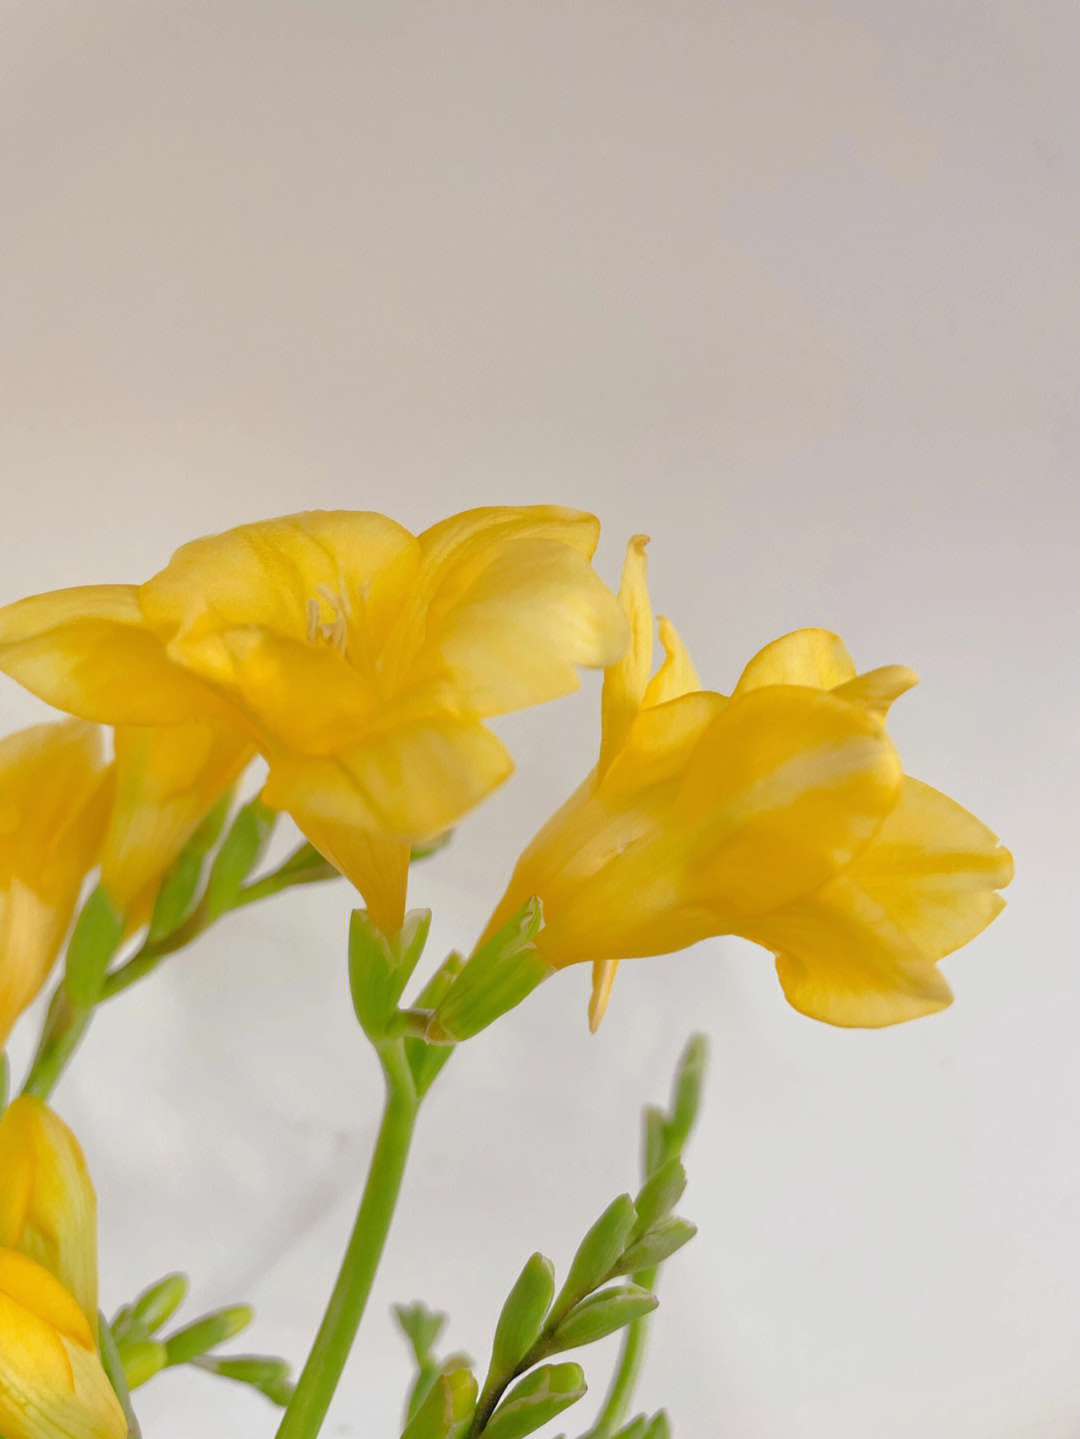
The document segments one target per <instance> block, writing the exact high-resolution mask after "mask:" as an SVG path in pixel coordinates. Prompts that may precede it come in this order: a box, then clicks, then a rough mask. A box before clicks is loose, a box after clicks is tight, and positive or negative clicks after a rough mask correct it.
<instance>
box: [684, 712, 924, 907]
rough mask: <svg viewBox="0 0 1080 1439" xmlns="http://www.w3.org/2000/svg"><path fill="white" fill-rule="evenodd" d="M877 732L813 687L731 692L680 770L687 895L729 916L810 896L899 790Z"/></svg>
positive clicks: (865, 837)
mask: <svg viewBox="0 0 1080 1439" xmlns="http://www.w3.org/2000/svg"><path fill="white" fill-rule="evenodd" d="M901 779H902V773H901V769H900V761H899V758H898V756H897V754H896V750H895V749H894V748H893V745H892V743H891V741H890V740H889V738H888V736H887V735H886V734H885V731H884V729H883V728H882V726H881V725H880V723H879V722H878V721H877V720H876V719H875V718H874V717H873V716H872V715H870V714H868V713H866V712H865V711H864V710H862V709H860V708H858V707H856V706H854V705H849V704H845V703H843V701H841V700H837V699H834V698H833V697H832V696H831V695H829V694H827V693H824V692H822V691H820V690H811V689H803V688H798V687H795V686H782V685H777V686H770V687H767V688H763V689H754V690H751V691H749V692H747V693H744V694H741V695H737V696H735V697H733V698H732V700H731V701H730V703H729V704H728V705H727V706H726V707H725V708H724V709H723V710H722V711H721V713H720V714H719V715H718V717H717V718H716V719H715V720H714V721H713V722H712V724H711V725H710V726H709V729H708V730H707V731H706V732H705V734H704V735H703V736H702V739H701V741H700V743H699V744H698V745H697V747H696V748H695V750H694V752H693V754H692V755H691V757H690V760H689V762H688V764H687V766H686V770H685V773H684V776H683V784H682V791H681V794H680V809H681V822H682V823H683V824H684V825H686V826H687V827H688V828H689V829H691V830H693V831H694V839H693V851H694V857H695V859H694V871H695V872H694V875H693V878H692V880H691V881H690V888H691V891H692V892H693V893H694V894H695V895H696V896H697V897H698V899H699V901H700V902H701V903H709V904H712V905H713V906H715V908H716V909H717V911H718V913H720V914H722V915H725V916H726V917H727V919H728V920H729V921H730V923H729V924H728V925H726V926H725V927H726V928H729V929H731V930H732V931H734V932H737V933H742V931H741V930H740V929H739V928H738V924H737V922H736V920H737V917H738V916H745V915H755V914H760V913H762V912H764V911H768V910H772V909H775V908H776V907H777V906H778V905H781V904H785V903H787V902H789V901H790V900H792V899H795V898H797V897H798V896H799V895H802V894H806V893H808V892H810V891H812V890H816V889H818V888H819V887H820V886H821V885H822V884H824V883H826V882H827V881H828V880H829V879H830V878H831V877H832V876H833V875H834V874H836V873H837V872H838V871H839V870H841V869H843V867H844V866H845V865H847V864H849V863H850V861H851V860H852V859H853V858H854V856H855V855H856V854H857V853H858V852H859V850H861V849H862V848H863V847H864V846H865V845H866V844H867V843H868V842H869V841H870V839H871V838H872V836H873V834H874V832H875V830H876V829H877V828H878V826H879V825H880V824H881V822H882V820H883V819H884V817H885V815H886V814H888V812H889V811H890V810H891V809H892V807H893V805H894V804H895V803H896V801H897V798H898V796H899V793H900V783H901Z"/></svg>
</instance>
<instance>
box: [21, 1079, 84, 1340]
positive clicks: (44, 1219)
mask: <svg viewBox="0 0 1080 1439" xmlns="http://www.w3.org/2000/svg"><path fill="white" fill-rule="evenodd" d="M0 1174H2V1175H3V1176H4V1182H3V1185H2V1186H0V1247H2V1248H6V1249H14V1250H17V1251H18V1252H19V1253H21V1254H24V1255H26V1256H28V1257H29V1258H31V1259H35V1260H36V1261H37V1262H38V1263H39V1264H41V1265H42V1266H43V1267H44V1268H45V1269H47V1270H48V1271H49V1273H50V1274H52V1275H53V1276H54V1277H55V1278H57V1279H59V1280H60V1282H61V1284H63V1286H64V1287H65V1289H67V1290H68V1291H69V1292H70V1294H71V1295H72V1297H73V1298H74V1299H75V1301H76V1302H77V1303H78V1305H79V1307H80V1309H81V1310H82V1312H83V1315H84V1316H85V1318H86V1321H87V1324H88V1326H89V1327H90V1329H91V1331H92V1332H93V1333H94V1334H95V1335H96V1333H97V1323H98V1303H97V1200H96V1198H95V1195H94V1186H93V1184H92V1183H91V1182H90V1175H89V1173H88V1171H87V1168H86V1159H85V1157H84V1155H83V1152H82V1149H81V1148H80V1147H79V1143H78V1141H77V1140H76V1138H75V1136H74V1134H72V1132H71V1130H70V1129H69V1128H68V1127H67V1125H66V1124H64V1122H63V1121H62V1120H61V1119H60V1118H59V1116H58V1115H56V1114H54V1113H53V1112H52V1110H51V1109H49V1107H48V1106H47V1105H46V1104H45V1103H44V1102H43V1101H42V1100H40V1099H37V1098H35V1097H33V1096H30V1095H23V1096H21V1097H20V1098H18V1099H16V1100H14V1101H13V1102H12V1103H11V1104H10V1105H9V1106H8V1108H7V1109H6V1110H5V1111H4V1113H3V1116H2V1117H0Z"/></svg>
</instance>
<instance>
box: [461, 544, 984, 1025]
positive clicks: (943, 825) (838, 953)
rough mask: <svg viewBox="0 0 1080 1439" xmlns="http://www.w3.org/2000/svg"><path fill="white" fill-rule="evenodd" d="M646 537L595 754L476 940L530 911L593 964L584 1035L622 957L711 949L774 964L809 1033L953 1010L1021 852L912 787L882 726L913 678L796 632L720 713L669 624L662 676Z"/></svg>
mask: <svg viewBox="0 0 1080 1439" xmlns="http://www.w3.org/2000/svg"><path fill="white" fill-rule="evenodd" d="M645 544H646V541H645V539H644V538H643V537H642V536H637V537H635V539H634V540H633V541H632V542H631V544H630V548H629V550H628V553H627V560H626V565H625V567H624V571H623V582H622V587H621V589H620V592H619V597H620V600H621V601H622V603H623V605H624V608H625V609H626V611H627V614H628V616H629V618H630V623H631V629H632V633H633V640H632V643H631V647H630V650H629V652H628V653H627V655H626V656H625V657H624V658H623V659H622V660H621V661H620V662H619V663H618V664H617V665H615V666H612V667H611V668H609V669H608V671H607V673H606V676H605V681H604V692H603V716H602V731H603V738H602V743H601V750H600V761H599V763H598V765H597V767H596V769H595V770H593V772H592V774H591V775H590V776H589V777H588V779H587V780H586V781H585V783H584V784H583V785H581V787H580V788H579V789H578V790H577V792H576V793H575V794H574V795H573V796H571V798H570V799H569V800H568V801H567V803H566V804H565V805H564V806H563V807H562V809H561V810H559V812H558V813H557V814H556V815H554V816H553V817H552V818H551V819H550V820H549V821H548V823H547V824H546V825H545V826H544V828H543V829H542V830H540V832H539V833H538V834H537V835H536V836H535V838H534V839H533V840H532V842H531V843H530V844H529V846H528V847H527V849H526V850H525V852H524V854H523V855H522V856H521V858H520V859H519V861H518V863H517V866H516V868H515V870H514V873H513V876H512V878H511V880H510V884H509V887H508V889H507V891H506V894H505V895H504V896H503V898H502V900H501V901H500V903H499V906H498V908H497V909H496V911H495V913H494V915H493V916H492V919H491V921H490V923H489V925H488V928H487V930H486V932H485V935H484V938H486V937H487V935H489V934H491V933H493V932H494V931H495V930H496V929H497V928H498V927H499V925H501V924H502V923H503V922H504V921H505V920H506V919H507V918H508V917H509V916H510V915H511V914H512V913H513V912H514V911H515V910H516V909H517V908H518V906H519V905H520V904H522V903H523V902H524V901H525V900H526V899H527V898H528V897H529V896H530V895H537V896H539V898H540V899H541V900H542V902H543V906H544V928H543V929H542V930H541V931H540V933H539V934H538V935H537V937H536V940H535V944H536V948H537V949H538V950H539V952H540V953H541V955H542V956H543V957H544V958H545V959H546V960H547V961H548V962H549V963H550V964H551V965H553V966H555V967H556V968H562V967H564V966H566V965H568V964H576V963H581V962H585V961H592V962H593V996H592V1002H591V1004H590V1011H589V1013H590V1023H591V1026H592V1028H594V1029H595V1028H596V1026H597V1025H598V1024H599V1022H600V1019H601V1017H602V1015H603V1012H604V1009H605V1007H606V1004H607V1000H608V995H609V993H610V989H611V983H612V980H613V979H614V975H615V969H616V966H617V964H618V962H619V960H621V959H627V958H630V957H633V956H637V955H650V954H666V953H669V952H670V951H673V950H677V949H681V948H684V947H685V946H687V945H690V944H693V943H694V942H695V941H697V940H699V939H704V938H706V937H708V936H710V935H719V934H737V935H741V936H743V937H744V938H747V939H751V940H754V941H756V942H758V943H760V944H763V945H765V946H766V947H768V948H769V949H771V950H773V951H774V953H775V955H776V965H777V972H778V975H779V978H780V982H781V984H782V985H783V988H784V993H785V994H786V996H787V998H788V1000H789V1001H790V1002H791V1003H792V1004H793V1005H794V1006H795V1008H796V1009H799V1010H801V1011H802V1012H803V1013H805V1014H808V1015H811V1016H812V1017H814V1018H816V1019H822V1020H826V1021H828V1022H829V1023H832V1024H839V1025H856V1026H878V1025H885V1024H895V1023H898V1022H899V1021H901V1020H905V1019H911V1018H914V1017H916V1016H917V1015H921V1014H927V1013H930V1012H932V1011H934V1010H937V1009H941V1008H943V1007H944V1006H945V1005H947V1004H948V1003H949V1002H950V1000H951V998H952V995H951V992H950V990H949V988H948V986H947V984H946V983H945V980H944V979H943V978H942V976H941V974H940V973H939V971H938V969H937V967H936V961H937V960H939V959H940V958H941V957H942V956H943V955H946V954H948V953H950V952H951V951H952V950H954V949H956V948H957V947H958V946H960V945H962V944H964V943H966V942H967V941H968V940H969V939H971V938H973V936H974V935H976V934H978V933H979V932H980V930H982V929H983V928H985V926H986V925H987V924H989V922H990V921H991V920H992V919H993V918H994V916H995V915H996V914H998V913H999V912H1000V910H1001V908H1002V907H1003V904H1004V901H1003V900H1002V899H1001V898H1000V896H999V895H997V894H996V893H994V891H995V890H996V889H998V888H1000V887H1001V886H1003V885H1006V884H1008V882H1009V880H1010V879H1011V877H1012V859H1011V857H1010V856H1009V854H1008V852H1007V851H1006V850H1004V849H1002V848H1001V846H1000V845H999V844H998V841H997V839H996V837H995V836H994V835H993V834H992V833H991V832H990V830H988V829H987V828H986V826H985V825H983V824H981V823H980V822H979V821H978V820H977V819H975V818H974V817H973V816H972V815H970V814H968V812H967V811H966V810H964V809H962V808H961V807H960V806H959V805H958V804H955V803H954V802H953V801H952V800H951V799H948V798H947V797H946V796H945V795H943V794H939V793H938V791H936V790H933V789H930V788H929V787H928V786H927V785H924V784H920V783H919V781H917V780H913V779H910V778H907V777H905V775H904V774H903V772H902V769H901V766H900V761H899V758H898V756H897V753H896V750H895V748H894V746H893V744H892V742H891V740H890V739H889V737H888V736H887V734H886V733H885V728H884V718H885V714H886V711H887V710H888V707H889V705H890V704H891V702H892V701H893V700H894V699H895V698H896V697H897V696H898V695H899V694H902V693H903V692H904V690H906V689H908V688H910V687H911V685H913V684H914V683H915V682H916V678H915V676H914V675H913V674H912V672H911V671H910V670H907V669H904V668H902V667H900V666H890V667H887V668H884V669H879V670H874V671H871V672H870V673H868V674H864V675H857V674H856V671H855V666H854V664H853V663H852V661H851V658H850V656H849V655H848V653H847V651H846V650H845V648H844V646H843V645H842V643H841V642H840V640H839V639H838V638H837V637H836V636H835V635H832V634H829V633H827V632H826V631H823V630H801V631H798V632H797V633H795V634H792V635H787V636H785V637H784V638H783V639H780V640H777V641H776V642H775V643H774V644H772V645H769V646H768V647H767V648H766V649H764V650H762V651H761V653H760V654H758V655H757V656H755V658H754V659H753V660H751V662H750V664H749V665H748V666H747V667H746V669H745V671H744V672H743V675H742V678H741V679H740V680H739V683H738V685H737V686H736V689H735V692H734V694H733V695H732V696H731V697H730V698H727V697H725V696H723V695H720V694H715V693H712V692H710V691H707V690H702V689H701V686H700V682H699V680H698V678H697V675H696V673H695V671H694V667H693V665H692V663H691V661H690V658H689V656H688V655H687V653H686V650H685V648H684V647H683V645H682V643H681V641H680V640H679V638H678V636H677V635H676V633H675V631H674V630H673V629H672V627H671V626H670V625H669V624H668V623H667V622H666V621H665V620H661V621H660V636H661V640H662V642H663V646H664V650H665V655H666V657H665V660H664V663H663V665H662V666H661V668H660V669H659V670H658V671H657V673H656V674H655V675H653V676H652V678H650V671H651V667H652V615H651V611H650V607H649V598H648V592H647V589H646V584H645Z"/></svg>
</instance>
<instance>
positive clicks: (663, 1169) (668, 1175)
mask: <svg viewBox="0 0 1080 1439" xmlns="http://www.w3.org/2000/svg"><path fill="white" fill-rule="evenodd" d="M685 1188H686V1170H685V1169H684V1168H683V1166H682V1162H681V1160H680V1159H679V1157H678V1155H676V1156H675V1157H674V1158H672V1159H669V1160H668V1162H667V1163H666V1164H662V1165H661V1166H660V1168H659V1169H657V1170H656V1171H655V1172H654V1173H653V1174H652V1175H651V1176H650V1178H648V1179H647V1180H646V1181H645V1183H644V1184H643V1185H642V1186H641V1189H640V1190H639V1192H638V1196H637V1198H636V1199H635V1200H634V1208H635V1209H636V1210H637V1216H638V1222H637V1223H636V1224H635V1225H634V1228H633V1230H632V1231H631V1234H630V1239H631V1242H632V1243H636V1242H637V1241H638V1240H639V1239H640V1238H641V1236H642V1235H643V1234H644V1233H645V1231H646V1230H647V1229H651V1228H652V1227H653V1225H654V1224H656V1222H657V1221H658V1220H660V1219H664V1218H665V1217H666V1216H667V1215H668V1214H670V1213H671V1211H672V1210H673V1209H674V1208H675V1206H676V1204H678V1202H679V1200H680V1199H681V1198H682V1194H683V1190H684V1189H685Z"/></svg>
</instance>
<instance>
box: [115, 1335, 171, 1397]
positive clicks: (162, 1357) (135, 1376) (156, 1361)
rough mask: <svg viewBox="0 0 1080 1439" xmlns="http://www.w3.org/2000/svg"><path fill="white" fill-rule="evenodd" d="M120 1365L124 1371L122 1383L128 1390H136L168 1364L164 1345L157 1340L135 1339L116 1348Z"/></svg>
mask: <svg viewBox="0 0 1080 1439" xmlns="http://www.w3.org/2000/svg"><path fill="white" fill-rule="evenodd" d="M118 1353H119V1355H120V1363H121V1365H122V1366H123V1370H124V1382H125V1384H126V1385H127V1387H128V1388H129V1389H138V1387H139V1385H140V1384H145V1383H146V1381H147V1380H148V1379H153V1377H154V1375H155V1374H160V1373H161V1371H162V1370H163V1369H164V1368H165V1366H166V1365H167V1364H168V1362H169V1358H168V1355H167V1354H166V1352H165V1345H164V1344H162V1343H161V1341H160V1340H158V1339H137V1340H135V1341H134V1342H133V1343H130V1344H121V1345H120V1346H119V1347H118Z"/></svg>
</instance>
